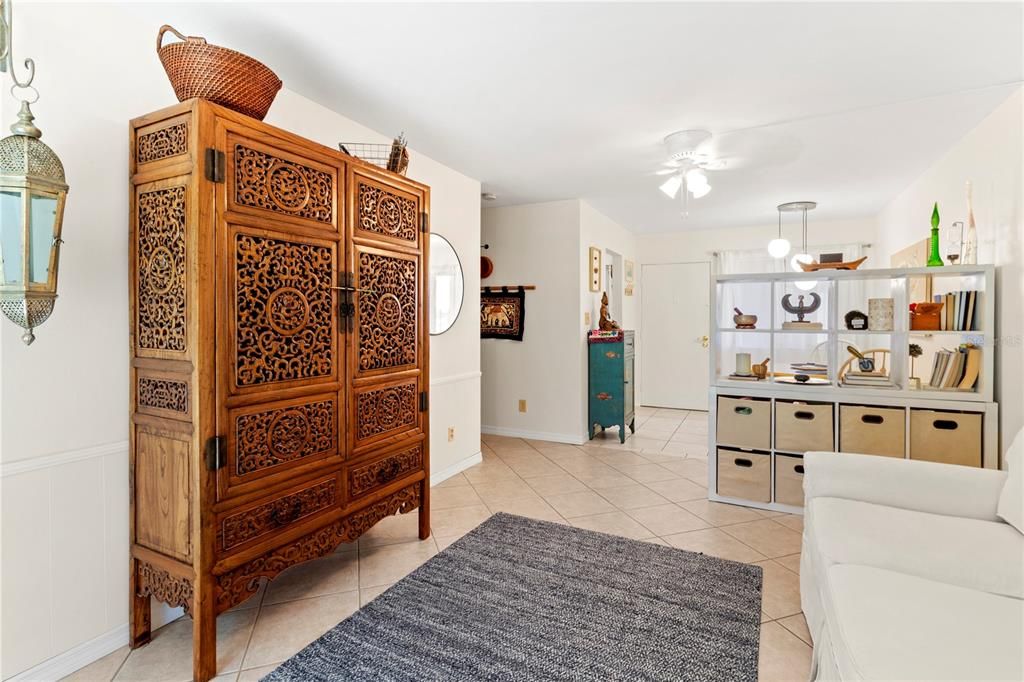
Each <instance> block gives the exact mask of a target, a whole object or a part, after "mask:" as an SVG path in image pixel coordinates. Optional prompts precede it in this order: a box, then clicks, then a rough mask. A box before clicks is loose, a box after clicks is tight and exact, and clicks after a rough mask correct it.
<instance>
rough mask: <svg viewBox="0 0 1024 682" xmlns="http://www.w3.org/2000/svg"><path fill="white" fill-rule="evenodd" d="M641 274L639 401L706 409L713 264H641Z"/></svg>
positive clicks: (648, 404)
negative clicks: (710, 288)
mask: <svg viewBox="0 0 1024 682" xmlns="http://www.w3.org/2000/svg"><path fill="white" fill-rule="evenodd" d="M641 276H642V280H641V281H642V289H641V292H642V293H641V296H642V301H641V317H640V326H641V332H642V333H641V336H640V339H641V343H642V344H643V345H642V347H641V354H640V363H641V372H642V375H641V378H642V382H641V384H640V404H641V405H647V406H650V407H674V408H677V409H684V410H706V409H708V348H707V343H708V341H707V339H708V305H709V292H708V287H709V286H710V281H711V265H710V263H669V264H664V265H644V266H643V269H642V271H641Z"/></svg>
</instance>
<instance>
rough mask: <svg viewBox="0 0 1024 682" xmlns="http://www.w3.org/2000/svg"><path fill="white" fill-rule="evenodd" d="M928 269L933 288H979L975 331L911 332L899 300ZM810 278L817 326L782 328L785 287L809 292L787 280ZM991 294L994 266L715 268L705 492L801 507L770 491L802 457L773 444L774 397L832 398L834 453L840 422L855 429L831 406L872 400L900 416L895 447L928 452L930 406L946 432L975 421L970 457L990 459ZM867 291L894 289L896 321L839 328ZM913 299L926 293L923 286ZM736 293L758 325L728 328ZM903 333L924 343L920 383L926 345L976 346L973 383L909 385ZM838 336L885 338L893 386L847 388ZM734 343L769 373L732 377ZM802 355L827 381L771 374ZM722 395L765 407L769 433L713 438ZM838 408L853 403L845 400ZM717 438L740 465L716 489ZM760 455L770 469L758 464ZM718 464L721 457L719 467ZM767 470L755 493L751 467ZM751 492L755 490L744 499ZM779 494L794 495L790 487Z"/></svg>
mask: <svg viewBox="0 0 1024 682" xmlns="http://www.w3.org/2000/svg"><path fill="white" fill-rule="evenodd" d="M926 277H927V278H931V282H932V286H933V290H934V293H945V292H948V291H955V290H974V291H978V292H979V293H978V294H977V299H976V303H975V305H976V311H975V324H974V329H975V330H973V331H929V332H922V331H911V329H910V316H909V312H908V306H909V303H911V302H914V301H912V300H911V298H912V297H913V296H914V286H915V284H916V283H918V282H920V281H921V280H920V279H919V278H926ZM810 281H813V282H815V283H816V284H815V286H814V288H813V290H812V291H813V292H815V293H817V294H818V295H820V296H821V298H822V304H821V307H820V308H819V310H818V311H816V312H815V313H813V315H812V316H811V317H810V318H809V319H813V320H814V321H818V322H821V324H822V329H820V330H793V329H783V322H784V321H785V320H787V319H790V318H793V319H795V318H794V316H792V315H790V314H789V313H787V312H785V311H784V310H783V309H782V307H781V303H780V300H781V298H782V296H783V295H784V294H785V293H792V294H793V296H792V299H793V300H795V299H796V298H797V295H799V294H801V293H802V294H804V295H805V296H808V298H809V294H810V293H811V292H810V291H803V290H800V289H798V288H797V286H796V285H797V282H810ZM995 295H996V291H995V268H994V266H991V265H974V266H970V265H959V266H947V267H941V268H900V269H883V270H819V271H817V272H813V273H797V272H787V273H770V274H749V275H722V276H718V277H715V278H714V279H713V282H712V287H711V306H710V310H711V324H710V329H711V353H710V363H711V367H710V376H711V395H710V400H709V406H710V407H709V410H710V414H709V428H708V439H709V442H708V497H709V499H712V500H715V501H720V502H729V503H733V504H743V505H747V506H752V507H757V508H762V509H771V510H777V511H787V512H799V511H801V507H799V506H796V505H795V504H785V503H783V502H780V501H779V500H778V495H777V492H778V490H777V488H780V487H781V486H782V485H783V481H784V480H785V481H786V482H787V483H786V485H790V486H792V483H793V481H792V478H793V469H796V470H797V471H798V472H799V471H800V467H799V466H798V465H796V466H795V465H794V464H795V463H799V462H800V461H801V460H800V459H799V458H800V457H801V456H802V454H803V453H802V452H793V451H783V450H778V449H776V435H777V433H776V431H777V429H778V428H780V425H779V424H777V423H776V404H777V403H778V402H787V403H793V402H796V403H808V404H812V405H817V406H818V407H816V408H815V409H816V411H817V413H818V414H822V413H824V414H825V415H827V414H828V412H829V410H828V409H827V408H826V407H824V406H825V405H830V406H831V414H832V428H831V430H832V448H831V449H832V450H834V451H836V452H840V451H841V445H842V444H841V438H840V432H841V427H845V428H847V429H851V428H856V426H855V425H853V424H852V423H851V422H850V421H849V420H845V421H844V422H842V423H841V421H840V419H841V414H840V413H841V408H842V406H844V405H847V406H851V407H853V406H866V407H872V406H873V407H877V408H878V410H879V411H884V413H885V414H886V415H887V418H889V419H890V420H894V419H896V418H897V417H896V416H898V415H901V416H902V419H903V423H902V425H900V424H894V427H895V428H898V427H900V426H902V429H903V455H902V456H904V457H907V458H910V459H928V458H929V453H928V452H926V449H927V448H926V447H925V446H923V445H922V443H923V442H925V441H926V440H927V439H926V438H925V437H924V436H925V435H926V434H924V433H923V429H924V428H925V427H924V426H922V423H924V422H923V419H922V416H923V415H929V416H934V417H935V419H934V420H933V421H934V423H935V424H936V425H938V427H941V428H951V429H957V428H959V429H960V431H959V432H958V433H957V434H955V435H956V437H958V438H964V437H967V434H968V433H971V434H973V433H974V430H972V427H973V426H974V425H980V427H979V428H978V429H977V430H978V438H979V439H980V443H977V444H976V446H977V448H978V451H979V453H978V457H977V460H978V461H977V465H979V466H983V467H986V468H997V467H998V466H999V443H998V406H997V405H996V404H995V403H994V402H993V390H994V377H995V372H994V345H995ZM918 296H919V295H918ZM919 297H920V296H919ZM868 298H892V299H893V309H894V321H893V322H894V324H893V329H892V330H891V331H877V330H864V331H859V330H848V329H846V327H845V322H844V316H845V315H846V313H847V312H849V311H850V310H851V309H857V310H860V311H862V312H864V313H867V312H868V302H867V299H868ZM920 298H921V300H924V299H923V297H920ZM738 300H742V301H743V312H744V313H747V314H754V315H757V316H758V323H757V328H756V329H736V328H735V327H734V325H733V324H732V316H733V311H732V307H733V305H734V303H735V302H736V301H738ZM918 302H919V301H918ZM911 343H916V344H919V345H921V346H922V347H924V348H925V349H926V352H925V354H924V355H923V356H922V357H920V358H918V359H917V361H916V362H915V370H916V374H917V376H918V377H920V378H921V382H922V383H923V384H925V385H927V384H928V377H929V376H930V374H931V367H932V360H933V353H934V352H935V351H936V350H938V349H939V348H947V349H953V348H956V347H957V346H959V345H960V344H963V343H970V344H973V345H974V346H977V347H978V348H980V349H981V370H980V373H979V377H978V381H977V382H976V384H975V386H974V388H973V389H972V390H961V389H931V388H928V387H927V386H926V387H923V388H915V387H914V386H913V385H912V382H911V381H910V362H909V360H910V358H909V354H908V348H909V345H910V344H911ZM847 344H852V345H854V346H856V347H857V348H859V349H860V350H866V349H867V348H884V349H888V350H889V353H888V355H887V356H886V357H887V358H888V366H887V369H888V371H889V375H890V378H891V379H892V380H893V383H894V384H895V387H894V388H874V387H869V386H856V387H854V386H849V385H843V384H842V383H840V381H839V377H838V370H839V367H840V365H842V363H843V362H844V361H845V359H846V358H848V357H849V353H848V351H847V349H846V346H847ZM737 352H750V353H751V355H752V358H751V359H752V361H753V362H754V363H757V362H759V361H761V360H763V359H764V358H765V357H769V358H770V359H771V360H770V362H769V376H768V378H767V379H765V380H763V381H758V382H751V381H740V380H733V379H730V378H729V374H730V373H731V372H732V371H733V370H734V369H735V354H736V353H737ZM812 355H813V358H812V357H811V356H812ZM811 359H813V360H814V361H817V362H821V363H823V364H826V365H827V368H828V369H827V377H828V383H827V384H823V385H814V386H810V385H800V384H791V383H781V382H780V381H779V379H780V378H781V377H782V375H784V374H787V373H790V372H791V370H790V369H789V365H790V364H791V363H793V362H797V361H801V362H802V361H809V360H811ZM777 373H778V374H777ZM719 398H729V399H734V398H739V399H744V400H748V401H750V402H749V403H742V404H746V405H751V406H753V407H755V408H757V410H755V411H756V412H757V413H758V414H761V415H762V416H761V418H760V419H761V421H757V423H758V424H762V423H767V426H766V427H765V428H768V429H769V432H767V433H765V434H762V435H759V436H757V437H755V438H753V439H752V440H749V441H747V442H745V443H742V444H739V445H737V444H736V443H735V442H733V443H730V442H725V440H723V439H722V438H720V437H719V433H720V429H719V426H720V424H719V417H720V415H719V410H718V405H719ZM728 404H729V405H730V409H738V408H736V407H735V406H736V405H737V403H735V402H734V401H730V402H728ZM742 404H741V405H742ZM822 411H824V412H822ZM900 411H902V413H901V412H900ZM764 412H770V418H768V419H767V421H764V417H763V414H762V413H764ZM846 412H847V413H852V410H847V411H846ZM933 412H934V413H935V414H934V415H933ZM745 414H746V416H748V417H749V418H750V423H751V424H753V423H755V421H756V420H755V415H751V413H750V411H746V410H745ZM912 417H916V419H914V420H913V421H914V426H913V427H912ZM722 418H723V419H729V418H731V416H730V415H723V416H722ZM819 418H820V417H819ZM957 422H959V423H957ZM788 423H789V422H786V424H788ZM943 425H945V426H943ZM726 426H729V427H730V428H725V429H723V431H722V432H723V433H726V432H731V433H736V429H735V424H732V423H730V424H728V425H726ZM756 428H758V429H760V428H761V427H760V426H758V427H756ZM785 428H792V427H791V426H785ZM915 429H916V430H915ZM847 433H850V432H849V431H847ZM731 437H732V438H735V436H731ZM912 441H913V442H912ZM933 442H934V439H933ZM971 442H973V441H971ZM751 444H756V447H751ZM912 445H913V447H912ZM722 448H724V449H725V453H724V456H723V461H728V462H730V464H729V465H728V466H729V467H735V466H736V464H735V463H736V462H739V465H740V466H741V467H742V468H723V474H724V475H723V476H722V478H721V481H722V483H721V489H720V485H719V482H720V477H719V465H718V464H719V462H718V460H719V457H718V454H719V450H720V449H722ZM965 451H966V450H965ZM745 452H746V453H750V454H749V456H743V454H742V453H745ZM769 461H770V465H771V466H770V468H769V467H767V466H765V463H766V462H769ZM725 466H726V465H725V464H723V467H725ZM783 469H784V470H783ZM765 471H767V472H768V474H769V476H770V477H769V479H768V488H769V490H768V493H767V494H766V493H765V492H764V490H765V486H764V484H765V481H764V480H762V479H761V478H759V477H763V476H764V475H765V473H764V472H765ZM790 489H791V488H790ZM729 493H732V494H729ZM738 493H742V495H741V494H738ZM749 497H755V498H758V499H747V498H749ZM783 497H784V498H785V499H787V500H789V501H790V502H792V494H791V493H787V494H786V495H783ZM766 500H767V501H766Z"/></svg>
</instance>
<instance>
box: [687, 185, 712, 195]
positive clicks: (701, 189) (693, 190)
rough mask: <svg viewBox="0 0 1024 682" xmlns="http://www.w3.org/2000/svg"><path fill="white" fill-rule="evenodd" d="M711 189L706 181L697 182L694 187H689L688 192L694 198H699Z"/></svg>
mask: <svg viewBox="0 0 1024 682" xmlns="http://www.w3.org/2000/svg"><path fill="white" fill-rule="evenodd" d="M710 191H711V185H709V184H708V183H707V182H704V183H702V184H698V185H697V186H696V187H690V194H692V195H693V198H694V199H700V198H701V197H703V196H707V194H708V192H710Z"/></svg>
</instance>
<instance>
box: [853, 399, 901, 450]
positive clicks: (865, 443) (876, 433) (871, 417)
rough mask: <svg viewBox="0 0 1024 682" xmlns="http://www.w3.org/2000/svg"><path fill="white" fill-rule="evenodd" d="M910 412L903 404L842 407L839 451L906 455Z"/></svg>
mask: <svg viewBox="0 0 1024 682" xmlns="http://www.w3.org/2000/svg"><path fill="white" fill-rule="evenodd" d="M906 435H907V427H906V413H905V412H904V410H903V409H902V408H899V407H870V406H865V405H840V406H839V451H840V452H854V453H859V454H862V455H882V456H884V457H903V455H904V454H905V452H906V447H905V444H906Z"/></svg>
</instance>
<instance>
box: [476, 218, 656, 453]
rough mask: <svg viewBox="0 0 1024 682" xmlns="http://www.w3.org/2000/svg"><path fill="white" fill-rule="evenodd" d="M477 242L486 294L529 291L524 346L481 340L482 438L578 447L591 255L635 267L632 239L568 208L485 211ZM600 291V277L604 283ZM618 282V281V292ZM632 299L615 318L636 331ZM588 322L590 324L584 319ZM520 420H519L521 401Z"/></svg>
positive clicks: (582, 428) (592, 301) (593, 318)
mask: <svg viewBox="0 0 1024 682" xmlns="http://www.w3.org/2000/svg"><path fill="white" fill-rule="evenodd" d="M481 240H482V242H484V243H487V244H489V245H490V249H488V251H487V254H486V255H487V256H488V257H490V258H491V260H493V261H494V274H493V275H491V277H490V278H488V279H487V280H485V281H484V282H483V284H484V285H498V286H501V285H518V284H533V285H536V286H537V290H536V291H528V292H527V293H526V323H525V334H524V335H523V341H522V342H521V343H520V342H515V341H505V340H500V339H481V342H480V343H481V347H482V352H481V363H480V364H481V368H482V372H483V380H482V384H481V392H482V396H481V409H482V422H483V430H484V432H486V433H497V434H503V435H516V436H521V437H524V438H537V439H545V440H555V441H561V442H566V443H582V442H583V441H584V440H585V439H586V433H587V426H586V421H587V402H586V396H587V355H586V334H587V331H588V329H595V328H597V322H598V319H599V315H598V313H599V310H600V306H601V293H600V292H598V293H594V292H591V291H590V287H589V273H588V270H589V265H590V257H589V249H590V247H591V246H594V247H597V248H599V249H600V250H601V251H602V253H603V252H604V251H605V250H606V249H610V250H611V251H614V252H615V253H618V254H619V255H621V256H622V258H623V260H631V261H636V238H635V236H634V235H633V234H632V233H630V232H629V231H627V230H625V229H624V228H622V227H621V226H619V225H618V224H617V223H615V222H613V221H612V220H610V219H608V218H607V217H606V216H604V215H603V214H601V213H599V212H598V211H596V210H595V209H594V208H593V207H591V206H590V205H589V204H587V203H586V202H585V201H579V200H576V199H573V200H569V201H554V202H547V203H541V204H525V205H520V206H503V207H500V208H488V209H484V211H483V222H482V228H481ZM602 282H603V276H602ZM623 283H624V279H623V278H622V277H620V278H619V286H623ZM636 300H637V299H636V296H635V295H634V296H632V297H630V296H624V297H623V299H622V301H623V306H622V307H623V312H622V314H621V315H618V314H616V315H615V317H619V318H621V319H618V320H616V321H617V322H619V323H620V324H621V325H622V326H623V328H625V329H634V328H635V325H636V324H637V322H638V315H637V310H638V309H637V305H636ZM587 312H589V313H590V324H589V325H587V324H585V323H584V314H585V313H587ZM520 399H525V400H526V401H527V411H526V412H525V413H522V412H519V400H520Z"/></svg>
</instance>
